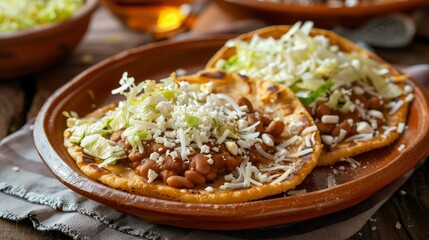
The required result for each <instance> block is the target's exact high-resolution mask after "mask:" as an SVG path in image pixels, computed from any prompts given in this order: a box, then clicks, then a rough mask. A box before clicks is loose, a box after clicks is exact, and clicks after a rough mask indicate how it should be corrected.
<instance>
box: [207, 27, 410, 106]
mask: <svg viewBox="0 0 429 240" xmlns="http://www.w3.org/2000/svg"><path fill="white" fill-rule="evenodd" d="M311 28H312V24H310V23H304V24H303V25H302V24H301V22H298V23H296V24H295V25H294V26H293V27H292V28H291V29H290V30H289V32H287V33H285V34H284V35H283V36H281V37H280V39H274V38H272V37H268V38H262V37H260V36H259V35H257V34H255V35H253V37H252V38H251V39H250V41H248V42H246V41H242V40H239V39H232V40H230V41H228V42H227V43H226V44H225V46H226V47H230V48H235V50H236V54H235V55H233V56H231V57H230V58H229V59H226V60H225V59H221V60H219V61H218V62H216V63H215V66H216V67H218V68H222V69H224V70H226V71H228V72H238V73H241V74H245V75H248V76H250V77H258V78H264V79H267V80H273V81H277V82H279V83H282V84H285V85H286V86H288V87H291V89H292V90H293V91H294V92H295V93H296V94H297V95H298V96H301V97H300V99H301V101H302V102H303V103H304V104H306V105H308V104H311V103H312V102H313V101H315V100H316V99H317V98H319V97H324V96H326V94H325V92H326V91H328V89H330V88H331V90H334V89H335V88H341V87H342V86H343V85H347V84H351V83H354V82H356V83H360V82H363V83H367V82H368V81H370V83H372V85H373V86H374V88H375V89H376V90H377V92H378V94H380V95H381V96H382V97H383V98H395V97H398V96H400V95H401V94H402V91H401V89H400V88H399V87H398V86H396V85H395V84H393V83H392V81H391V79H390V78H389V77H388V76H387V75H386V73H388V72H386V67H385V66H384V65H383V64H381V63H378V62H376V61H374V60H371V59H369V58H367V57H364V56H359V55H357V54H356V53H346V52H342V51H340V50H339V47H338V46H336V45H331V43H330V41H329V39H328V38H327V37H325V36H322V35H316V36H310V34H309V33H310V30H311ZM328 82H333V83H334V86H330V87H326V86H327V85H325V84H327V83H328ZM328 85H330V84H328ZM339 94H341V95H342V94H343V93H339ZM302 96H308V97H302ZM336 98H339V96H336ZM331 105H332V106H334V104H333V100H332V104H331ZM335 106H336V105H335ZM337 107H338V106H337ZM342 110H343V111H345V109H344V108H343V109H342Z"/></svg>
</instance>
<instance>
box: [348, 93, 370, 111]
mask: <svg viewBox="0 0 429 240" xmlns="http://www.w3.org/2000/svg"><path fill="white" fill-rule="evenodd" d="M351 99H352V100H353V101H354V102H357V100H359V102H360V103H362V105H363V107H364V108H365V109H368V108H369V106H370V101H369V100H368V98H367V97H366V96H365V95H358V94H352V97H351Z"/></svg>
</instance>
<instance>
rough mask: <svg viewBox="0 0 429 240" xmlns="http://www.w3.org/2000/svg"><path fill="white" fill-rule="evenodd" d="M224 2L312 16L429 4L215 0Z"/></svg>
mask: <svg viewBox="0 0 429 240" xmlns="http://www.w3.org/2000/svg"><path fill="white" fill-rule="evenodd" d="M215 1H217V2H224V3H227V4H228V5H230V6H231V7H236V8H251V9H257V10H262V11H267V12H276V13H293V14H302V15H308V16H311V14H318V15H326V16H335V17H339V16H344V17H351V16H362V15H381V14H385V13H389V12H395V11H409V10H412V9H416V8H419V7H422V6H425V5H429V3H428V2H427V1H426V0H408V1H403V0H389V1H386V0H384V1H382V2H379V3H367V4H358V5H356V6H353V7H345V6H341V7H330V6H327V5H326V4H323V3H320V4H314V5H309V6H304V5H292V4H286V3H269V2H258V1H255V0H215Z"/></svg>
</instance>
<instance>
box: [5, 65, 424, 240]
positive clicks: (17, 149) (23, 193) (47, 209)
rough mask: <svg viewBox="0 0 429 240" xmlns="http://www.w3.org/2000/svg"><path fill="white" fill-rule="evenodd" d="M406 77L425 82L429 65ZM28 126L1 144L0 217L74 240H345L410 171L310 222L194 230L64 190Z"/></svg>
mask: <svg viewBox="0 0 429 240" xmlns="http://www.w3.org/2000/svg"><path fill="white" fill-rule="evenodd" d="M404 72H406V73H408V74H410V75H412V76H414V79H415V80H416V81H420V82H421V83H424V80H425V78H427V77H428V76H429V65H421V66H414V67H411V68H408V69H405V70H404ZM32 127H33V124H32V123H28V124H27V125H25V126H24V127H23V128H22V129H20V130H19V131H17V132H16V133H14V134H12V135H10V136H8V137H6V138H5V139H3V140H2V141H1V142H0V203H1V204H0V217H1V218H5V219H9V220H13V221H21V220H24V219H30V220H31V221H32V222H33V225H34V227H35V228H36V229H37V230H40V231H49V230H58V231H61V232H63V233H65V234H67V235H69V236H71V237H73V238H74V239H142V238H143V239H151V240H157V239H184V240H197V239H207V240H211V239H213V240H214V239H216V240H229V239H287V240H295V239H314V240H319V239H346V238H348V237H350V236H352V235H353V234H355V233H356V232H358V231H359V230H360V229H361V228H362V227H363V226H364V225H365V223H366V222H367V221H368V219H369V218H370V217H371V216H372V215H373V214H374V213H375V212H376V211H377V210H378V209H379V208H380V207H381V206H382V205H383V204H384V203H385V202H386V201H387V200H388V199H389V198H390V197H391V196H392V194H393V193H394V192H395V191H397V190H398V189H399V188H400V186H402V184H403V183H404V182H405V181H406V180H407V179H408V178H409V176H411V174H412V172H413V170H411V171H410V172H408V173H407V174H405V175H403V176H402V177H401V178H399V179H397V180H396V181H394V182H393V183H391V184H390V185H388V186H387V187H385V188H383V189H382V190H381V191H379V192H377V193H376V194H374V195H373V196H371V197H370V198H368V199H366V200H365V201H363V202H361V203H359V204H358V205H356V206H353V207H351V208H348V209H345V210H342V211H339V212H336V213H332V214H329V215H325V216H322V217H318V218H314V219H311V220H307V221H303V222H299V223H295V224H288V225H285V226H275V227H271V228H261V229H252V230H242V231H204V230H192V229H184V228H177V227H171V226H164V225H156V224H151V223H148V222H145V221H142V220H139V219H136V218H134V217H131V216H129V215H126V214H124V213H120V212H117V211H115V210H113V209H111V208H109V207H107V206H105V205H103V204H100V203H98V202H95V201H93V200H90V199H87V198H85V197H83V196H81V195H79V194H77V193H75V192H73V191H72V190H70V189H68V188H67V187H65V186H64V185H62V184H61V183H60V182H59V181H58V180H56V179H55V177H54V176H53V175H52V173H51V172H50V171H49V169H48V168H47V167H46V166H45V165H44V163H43V162H42V160H41V159H40V158H39V156H38V154H37V152H36V150H35V147H34V140H33V136H32V132H33V131H32Z"/></svg>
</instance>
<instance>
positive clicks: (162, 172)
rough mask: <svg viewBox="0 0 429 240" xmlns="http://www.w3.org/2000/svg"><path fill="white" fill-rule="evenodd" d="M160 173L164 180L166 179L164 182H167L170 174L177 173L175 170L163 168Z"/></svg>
mask: <svg viewBox="0 0 429 240" xmlns="http://www.w3.org/2000/svg"><path fill="white" fill-rule="evenodd" d="M160 174H161V177H162V181H164V182H167V179H168V178H169V177H170V176H174V175H176V174H175V173H174V172H173V171H170V170H162V171H161V173H160Z"/></svg>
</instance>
